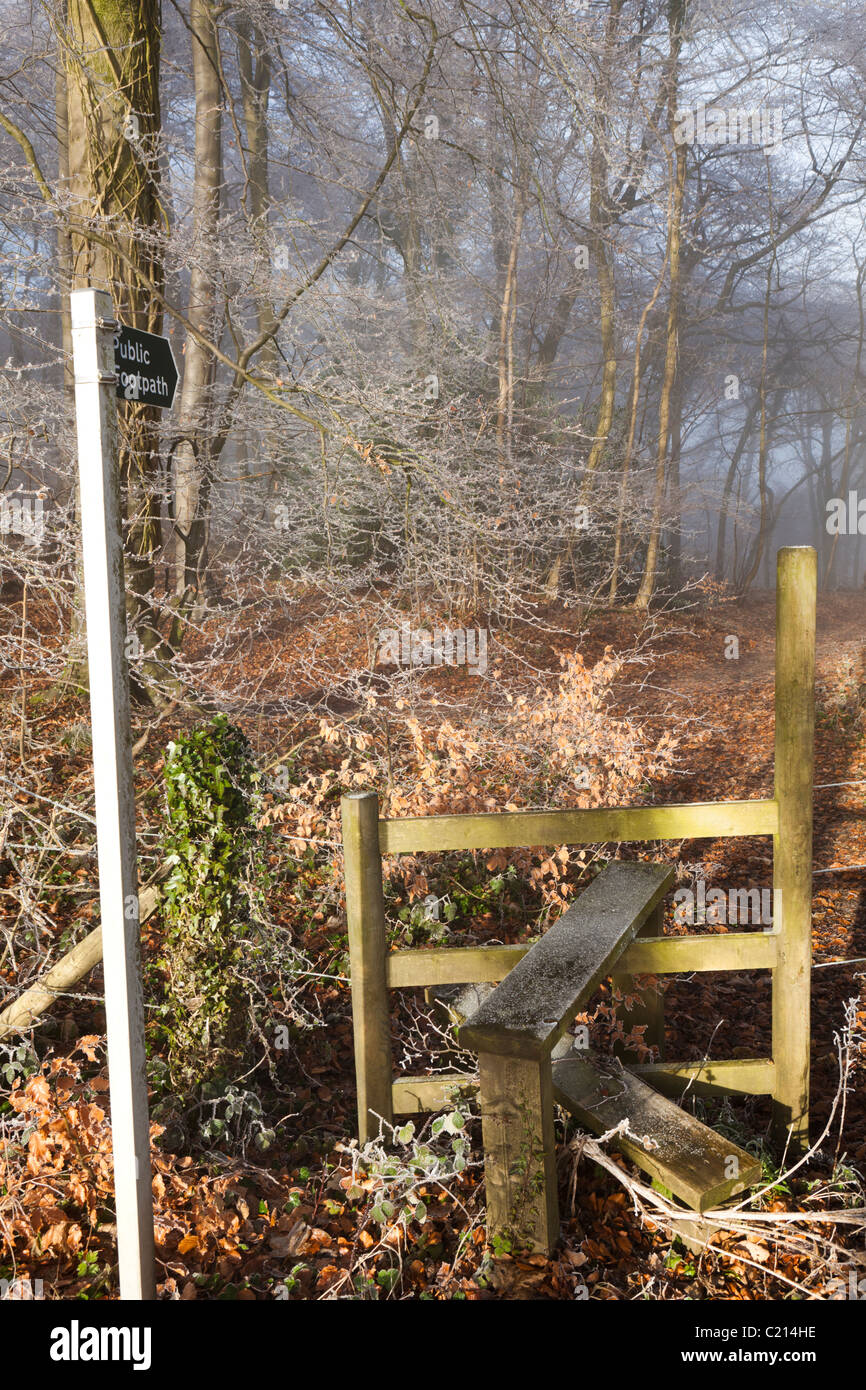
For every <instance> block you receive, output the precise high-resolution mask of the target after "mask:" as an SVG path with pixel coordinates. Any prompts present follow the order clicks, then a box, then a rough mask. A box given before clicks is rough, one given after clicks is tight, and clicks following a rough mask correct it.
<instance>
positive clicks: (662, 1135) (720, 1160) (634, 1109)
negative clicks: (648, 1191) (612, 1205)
mask: <svg viewBox="0 0 866 1390" xmlns="http://www.w3.org/2000/svg"><path fill="white" fill-rule="evenodd" d="M553 1094H554V1097H555V1098H556V1100H558V1101H559V1103H560V1105H564V1106H565V1108H566V1109H567V1110H570V1111H571V1113H572V1114H573V1115H576V1116H577V1118H578V1119H579V1120H580V1121H581V1123H582V1124H585V1125H586V1126H587V1128H589V1129H591V1130H594V1131H595V1133H596V1134H604V1133H606V1131H607V1130H610V1129H614V1128H615V1126H616V1125H618V1124H619V1123H620V1121H621V1120H624V1119H627V1120H628V1124H629V1133H628V1135H627V1136H626V1135H622V1136H617V1138H616V1140H615V1141H612V1142H614V1143H615V1144H616V1147H617V1148H618V1149H620V1151H621V1152H622V1153H624V1154H625V1155H626V1156H627V1157H628V1158H630V1159H631V1161H632V1162H633V1163H636V1164H637V1166H638V1167H639V1168H642V1169H643V1170H644V1172H645V1173H649V1174H650V1175H651V1177H653V1178H655V1179H657V1180H658V1181H659V1182H661V1183H662V1184H663V1185H664V1186H665V1187H667V1188H669V1189H670V1191H671V1192H673V1194H674V1196H676V1197H679V1198H680V1199H681V1200H682V1201H683V1202H685V1203H686V1205H687V1206H689V1207H691V1208H692V1209H693V1210H694V1211H708V1210H709V1209H710V1208H711V1207H715V1206H718V1204H719V1203H720V1202H724V1201H725V1200H726V1199H727V1198H728V1197H733V1196H734V1194H735V1193H737V1192H742V1191H743V1190H744V1188H747V1187H750V1186H752V1185H753V1184H754V1183H755V1182H757V1181H758V1180H759V1179H760V1176H761V1164H760V1162H759V1161H758V1159H756V1158H754V1157H753V1156H752V1155H751V1154H750V1153H746V1151H745V1149H740V1148H738V1147H737V1145H736V1144H733V1143H732V1142H731V1140H730V1139H723V1138H722V1136H721V1135H720V1134H716V1132H715V1130H713V1129H710V1128H709V1127H708V1126H707V1125H703V1124H701V1122H700V1120H696V1119H695V1118H694V1116H693V1115H689V1114H687V1112H686V1111H685V1110H681V1109H680V1108H679V1106H677V1105H674V1103H673V1101H671V1100H668V1099H667V1098H666V1097H665V1096H663V1095H661V1094H660V1093H659V1092H658V1091H654V1090H653V1088H652V1086H648V1085H647V1083H646V1082H645V1081H641V1079H640V1077H637V1076H635V1075H634V1073H633V1072H630V1071H629V1070H628V1069H624V1068H622V1067H621V1066H619V1064H618V1063H617V1062H616V1061H615V1060H614V1059H613V1058H607V1057H596V1056H594V1055H593V1054H592V1053H588V1052H581V1053H571V1055H570V1056H568V1057H565V1058H562V1059H561V1060H560V1061H556V1062H554V1063H553ZM642 1139H647V1140H648V1141H649V1143H648V1144H646V1145H644V1144H642V1143H641V1142H640V1140H642ZM732 1160H735V1163H733V1162H732ZM732 1169H733V1170H734V1175H733V1176H732V1175H731V1173H732Z"/></svg>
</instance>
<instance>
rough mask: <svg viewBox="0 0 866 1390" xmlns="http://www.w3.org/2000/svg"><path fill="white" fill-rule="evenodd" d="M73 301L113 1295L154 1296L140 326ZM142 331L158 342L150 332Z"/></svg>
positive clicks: (94, 299)
mask: <svg viewBox="0 0 866 1390" xmlns="http://www.w3.org/2000/svg"><path fill="white" fill-rule="evenodd" d="M70 303H71V311H72V350H73V361H74V366H75V416H76V427H77V435H78V473H79V479H80V486H81V530H82V549H83V557H84V590H85V609H86V617H87V654H88V669H89V680H90V714H91V729H92V734H93V779H94V789H95V796H96V826H97V845H98V853H99V904H100V912H101V915H102V959H103V966H104V972H105V1016H106V1025H107V1032H108V1070H109V1080H110V1084H111V1133H112V1143H113V1149H114V1194H115V1201H116V1205H117V1252H118V1268H119V1274H120V1296H121V1298H124V1299H152V1298H154V1297H155V1294H156V1282H155V1272H154V1245H153V1198H152V1193H151V1178H150V1129H149V1121H148V1111H147V1075H146V1066H145V1052H144V1001H143V997H142V988H141V968H140V958H141V940H140V934H139V921H138V873H137V869H136V849H135V797H134V791H133V779H132V737H131V732H130V719H129V669H128V664H127V658H126V655H125V642H126V602H125V588H124V575H123V539H122V532H121V510H120V479H119V476H118V461H117V399H116V387H117V372H116V370H115V348H116V344H115V338H116V336H117V335H118V333H120V332H121V331H122V332H124V333H126V334H129V335H132V336H133V337H134V336H135V330H125V329H122V326H121V325H120V324H118V323H116V322H115V320H114V309H113V305H112V302H111V297H110V295H108V294H105V293H104V292H102V291H100V290H92V289H87V290H77V291H75V292H73V294H72V295H71V296H70ZM139 336H140V337H143V338H150V339H151V340H152V342H159V343H165V340H164V339H153V335H151V334H141V335H139ZM127 341H129V339H127ZM165 346H166V347H168V344H167V343H165ZM168 351H169V356H170V349H168ZM172 361H173V359H172ZM145 365H149V364H145ZM176 382H177V372H176V371H175V374H174V381H173V382H172V383H171V389H170V390H166V391H165V392H162V390H161V389H160V391H159V394H160V396H161V399H160V401H159V402H158V403H159V404H165V405H171V400H172V398H173V396H174V387H175V385H176ZM144 394H145V392H143V391H142V392H141V393H140V395H139V394H138V393H137V394H136V395H135V396H133V397H132V398H133V399H140V398H141V396H143V395H144Z"/></svg>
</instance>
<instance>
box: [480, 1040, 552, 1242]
mask: <svg viewBox="0 0 866 1390" xmlns="http://www.w3.org/2000/svg"><path fill="white" fill-rule="evenodd" d="M478 1080H479V1083H480V1090H481V1129H482V1137H483V1140H484V1178H485V1184H486V1188H487V1239H488V1240H489V1241H490V1242H491V1243H492V1244H493V1248H494V1250H495V1249H496V1240H497V1237H500V1238H503V1239H507V1240H508V1241H509V1242H510V1243H511V1248H512V1249H524V1250H525V1249H529V1250H532V1251H534V1252H537V1253H541V1254H545V1255H546V1254H549V1253H550V1252H551V1250H552V1249H553V1247H554V1246H555V1245H556V1242H557V1240H558V1239H559V1203H558V1201H557V1195H556V1146H555V1137H554V1132H553V1085H552V1081H551V1071H550V1057H549V1056H546V1057H541V1058H537V1057H509V1056H506V1055H502V1054H499V1055H498V1054H495V1053H492V1052H480V1053H479V1054H478Z"/></svg>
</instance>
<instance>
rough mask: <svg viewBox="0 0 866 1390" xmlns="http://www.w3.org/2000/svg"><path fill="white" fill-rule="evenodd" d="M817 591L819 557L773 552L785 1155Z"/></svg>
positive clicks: (800, 1016) (779, 1055)
mask: <svg viewBox="0 0 866 1390" xmlns="http://www.w3.org/2000/svg"><path fill="white" fill-rule="evenodd" d="M816 586H817V556H816V553H815V551H814V550H813V549H812V547H811V546H786V547H785V548H784V549H782V550H780V551H779V554H778V557H777V567H776V747H775V797H776V802H777V804H778V808H779V828H778V832H777V834H776V836H775V839H774V844H773V889H774V893H773V902H774V911H775V916H776V920H775V923H774V928H775V931H776V933H777V935H778V955H777V962H776V968H775V970H774V971H773V1060H774V1062H775V1066H776V1090H775V1093H774V1096H773V1102H774V1103H773V1121H774V1129H775V1131H776V1137H777V1140H778V1141H779V1142H780V1143H782V1144H784V1143H785V1142H788V1144H789V1149H788V1152H789V1154H793V1153H796V1152H801V1151H802V1150H803V1149H804V1148H806V1147H808V1141H809V1052H810V1026H809V1013H810V988H811V971H812V778H813V773H812V758H813V744H814V732H815V607H816ZM780 914H781V920H779V917H780ZM789 1136H790V1139H789Z"/></svg>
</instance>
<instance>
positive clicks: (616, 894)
mask: <svg viewBox="0 0 866 1390" xmlns="http://www.w3.org/2000/svg"><path fill="white" fill-rule="evenodd" d="M673 881H674V873H673V870H672V869H670V868H668V867H667V865H666V864H644V863H632V862H630V861H625V860H616V861H614V862H613V863H610V864H608V865H607V867H606V868H604V869H602V871H601V873H600V874H599V875H598V877H597V878H595V879H593V881H592V883H591V884H590V885H589V887H588V888H587V889H585V890H584V892H583V893H581V895H580V897H579V898H578V899H577V901H576V902H574V903H573V904H572V905H571V907H570V908H569V909H568V911H567V912H565V913H563V915H562V916H561V917H560V918H559V921H558V922H556V923H555V924H554V926H552V927H551V928H550V930H549V931H547V932H546V933H545V935H544V936H543V937H542V938H541V940H540V941H537V942H536V943H535V944H534V945H533V946H532V948H531V950H530V951H529V952H528V954H527V955H525V956H524V957H523V958H522V959H521V960H519V961H518V962H517V964H516V965H515V966H514V968H513V970H510V971H509V973H508V974H507V975H506V977H505V979H504V980H503V981H502V983H501V984H499V985H497V986H496V988H495V989H494V990H493V992H492V994H491V995H490V996H489V998H487V999H485V1000H484V1002H483V1003H482V1004H481V1005H480V1007H479V1008H478V1009H476V1011H475V1012H474V1013H473V1015H472V1017H471V1018H470V1019H468V1020H467V1022H466V1023H465V1024H464V1025H463V1027H462V1028H461V1029H460V1032H459V1035H458V1036H459V1040H460V1045H461V1046H462V1047H468V1048H470V1049H471V1050H472V1051H473V1052H485V1053H487V1052H493V1053H496V1054H498V1055H500V1056H513V1057H544V1056H547V1055H549V1053H550V1052H551V1051H552V1049H553V1047H554V1046H555V1044H556V1042H557V1040H558V1039H559V1038H560V1037H561V1035H562V1033H563V1032H564V1030H565V1029H566V1028H567V1027H568V1025H569V1023H570V1022H571V1020H572V1019H573V1018H574V1015H575V1014H576V1013H577V1012H578V1010H579V1009H580V1007H581V1005H582V1004H584V1003H585V1002H586V1001H587V1000H588V999H589V998H590V996H591V995H592V994H593V993H594V992H595V990H596V989H597V987H598V985H599V984H600V983H601V981H602V980H603V979H605V977H606V976H608V975H609V974H610V971H611V967H612V966H613V964H614V963H615V961H616V960H617V959H618V957H619V956H620V955H621V954H622V952H623V951H624V950H625V948H626V946H628V945H629V944H630V942H631V941H632V940H633V939H634V937H635V935H636V934H637V932H638V931H639V930H640V928H641V927H642V926H643V924H644V922H645V921H646V920H647V918H648V917H649V915H650V913H651V912H652V911H653V909H654V908H655V907H656V906H657V905H658V904H659V903H660V902H661V900H662V898H663V897H664V896H665V894H666V893H667V891H668V888H669V887H670V886H671V884H672V883H673Z"/></svg>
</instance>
